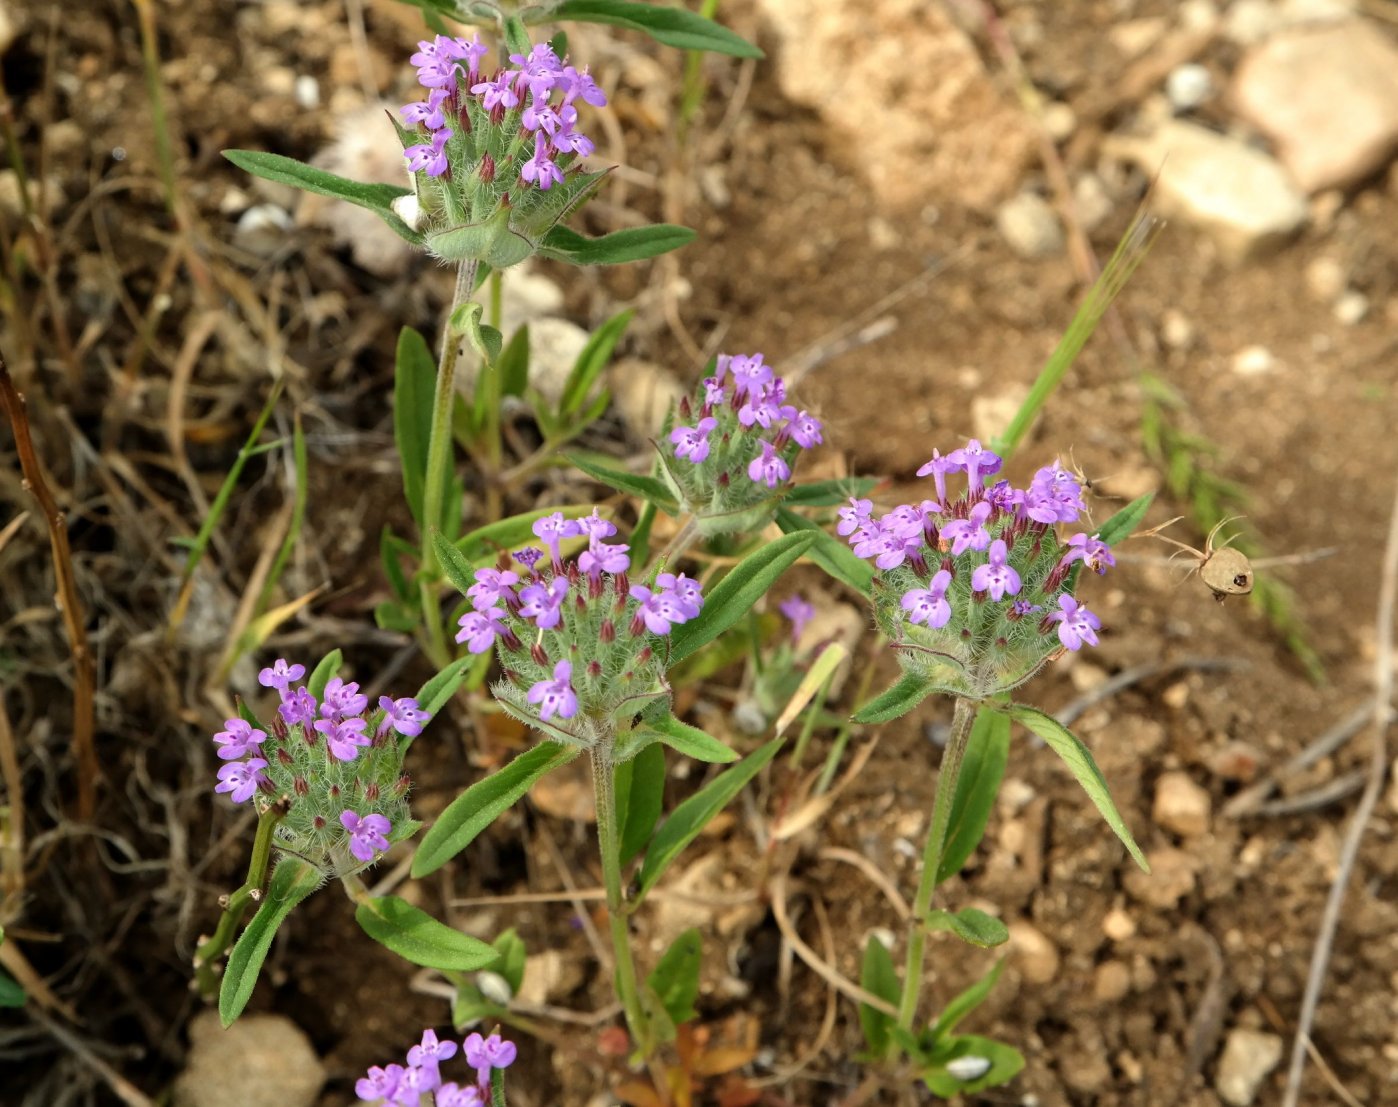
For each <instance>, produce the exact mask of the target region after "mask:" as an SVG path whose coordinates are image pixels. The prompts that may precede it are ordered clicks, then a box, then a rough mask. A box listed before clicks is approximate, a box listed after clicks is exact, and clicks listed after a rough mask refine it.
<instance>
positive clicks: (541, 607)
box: [519, 577, 568, 630]
mask: <svg viewBox="0 0 1398 1107" xmlns="http://www.w3.org/2000/svg"><path fill="white" fill-rule="evenodd" d="M566 595H568V581H567V579H566V578H564V577H554V578H553V579H552V580H551V581H549V582H548V584H531V585H529V586H528V587H527V588H525V589H524V590H523V591H522V592H520V594H519V598H520V600H521V601H522V602H521V603H520V606H519V613H520V615H522V616H523V617H524V618H526V619H533V620H534V622H535V623H537V624H538V625H539V626H540V627H542V628H543V629H544V630H549V629H551V628H553V627H556V626H558V623H559V620H560V619H562V617H563V598H564V597H565V596H566Z"/></svg>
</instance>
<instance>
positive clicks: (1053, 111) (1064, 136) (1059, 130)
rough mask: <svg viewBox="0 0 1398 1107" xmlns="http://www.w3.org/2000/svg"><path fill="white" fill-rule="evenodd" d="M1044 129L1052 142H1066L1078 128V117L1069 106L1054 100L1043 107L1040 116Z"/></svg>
mask: <svg viewBox="0 0 1398 1107" xmlns="http://www.w3.org/2000/svg"><path fill="white" fill-rule="evenodd" d="M1040 120H1041V122H1042V123H1043V125H1044V130H1046V131H1047V132H1048V136H1049V138H1051V139H1053V141H1054V142H1067V141H1068V139H1070V138H1072V137H1073V132H1074V131H1076V130H1077V129H1078V117H1077V114H1076V113H1075V112H1074V111H1073V109H1072V108H1071V107H1069V106H1068V105H1067V104H1065V103H1063V101H1061V100H1055V101H1054V102H1053V103H1051V104H1049V105H1047V106H1046V107H1045V108H1044V113H1043V115H1042V116H1041V117H1040Z"/></svg>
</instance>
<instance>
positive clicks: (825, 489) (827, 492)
mask: <svg viewBox="0 0 1398 1107" xmlns="http://www.w3.org/2000/svg"><path fill="white" fill-rule="evenodd" d="M878 483H879V482H878V481H877V480H876V479H875V478H873V477H845V478H844V479H843V480H817V481H811V482H810V483H809V484H796V485H792V487H791V488H789V489H787V493H786V497H785V503H786V505H787V506H788V507H835V506H837V505H839V504H843V503H844V502H845V501H846V500H848V499H849V498H850V497H855V498H858V497H860V496H867V495H868V494H869V493H870V492H872V491H873V490H874V486H875V485H876V484H878Z"/></svg>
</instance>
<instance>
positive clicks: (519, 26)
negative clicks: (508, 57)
mask: <svg viewBox="0 0 1398 1107" xmlns="http://www.w3.org/2000/svg"><path fill="white" fill-rule="evenodd" d="M505 45H506V46H508V47H509V48H510V53H511V54H524V55H528V53H529V48H530V47H531V46H533V45H534V44H533V43H532V42H530V41H529V32H528V31H526V30H525V29H524V24H523V23H522V22H521V21H520V18H519V16H517V15H512V16H510V17H508V18H507V19H506V20H505Z"/></svg>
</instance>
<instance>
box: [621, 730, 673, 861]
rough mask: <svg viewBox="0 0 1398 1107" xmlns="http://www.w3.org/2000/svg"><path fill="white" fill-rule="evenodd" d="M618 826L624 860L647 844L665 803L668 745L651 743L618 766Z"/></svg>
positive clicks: (637, 852)
mask: <svg viewBox="0 0 1398 1107" xmlns="http://www.w3.org/2000/svg"><path fill="white" fill-rule="evenodd" d="M616 798H617V826H619V827H620V828H621V831H620V839H621V863H622V864H623V865H624V864H626V863H627V862H628V861H630V860H631V859H632V858H633V857H635V856H636V855H637V854H639V853H640V852H641V850H643V849H645V848H646V843H647V842H649V841H650V836H651V834H652V833H653V832H654V830H655V824H656V823H657V822H658V821H659V819H660V812H661V810H662V808H663V807H664V804H665V747H664V745H662V744H661V743H659V742H656V743H654V744H652V745H649V746H647V747H646V748H645V749H643V750H641V752H640V753H638V754H637V755H636V756H635V757H633V758H631V760H630V761H625V762H623V763H622V764H620V765H618V766H617V767H616Z"/></svg>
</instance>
